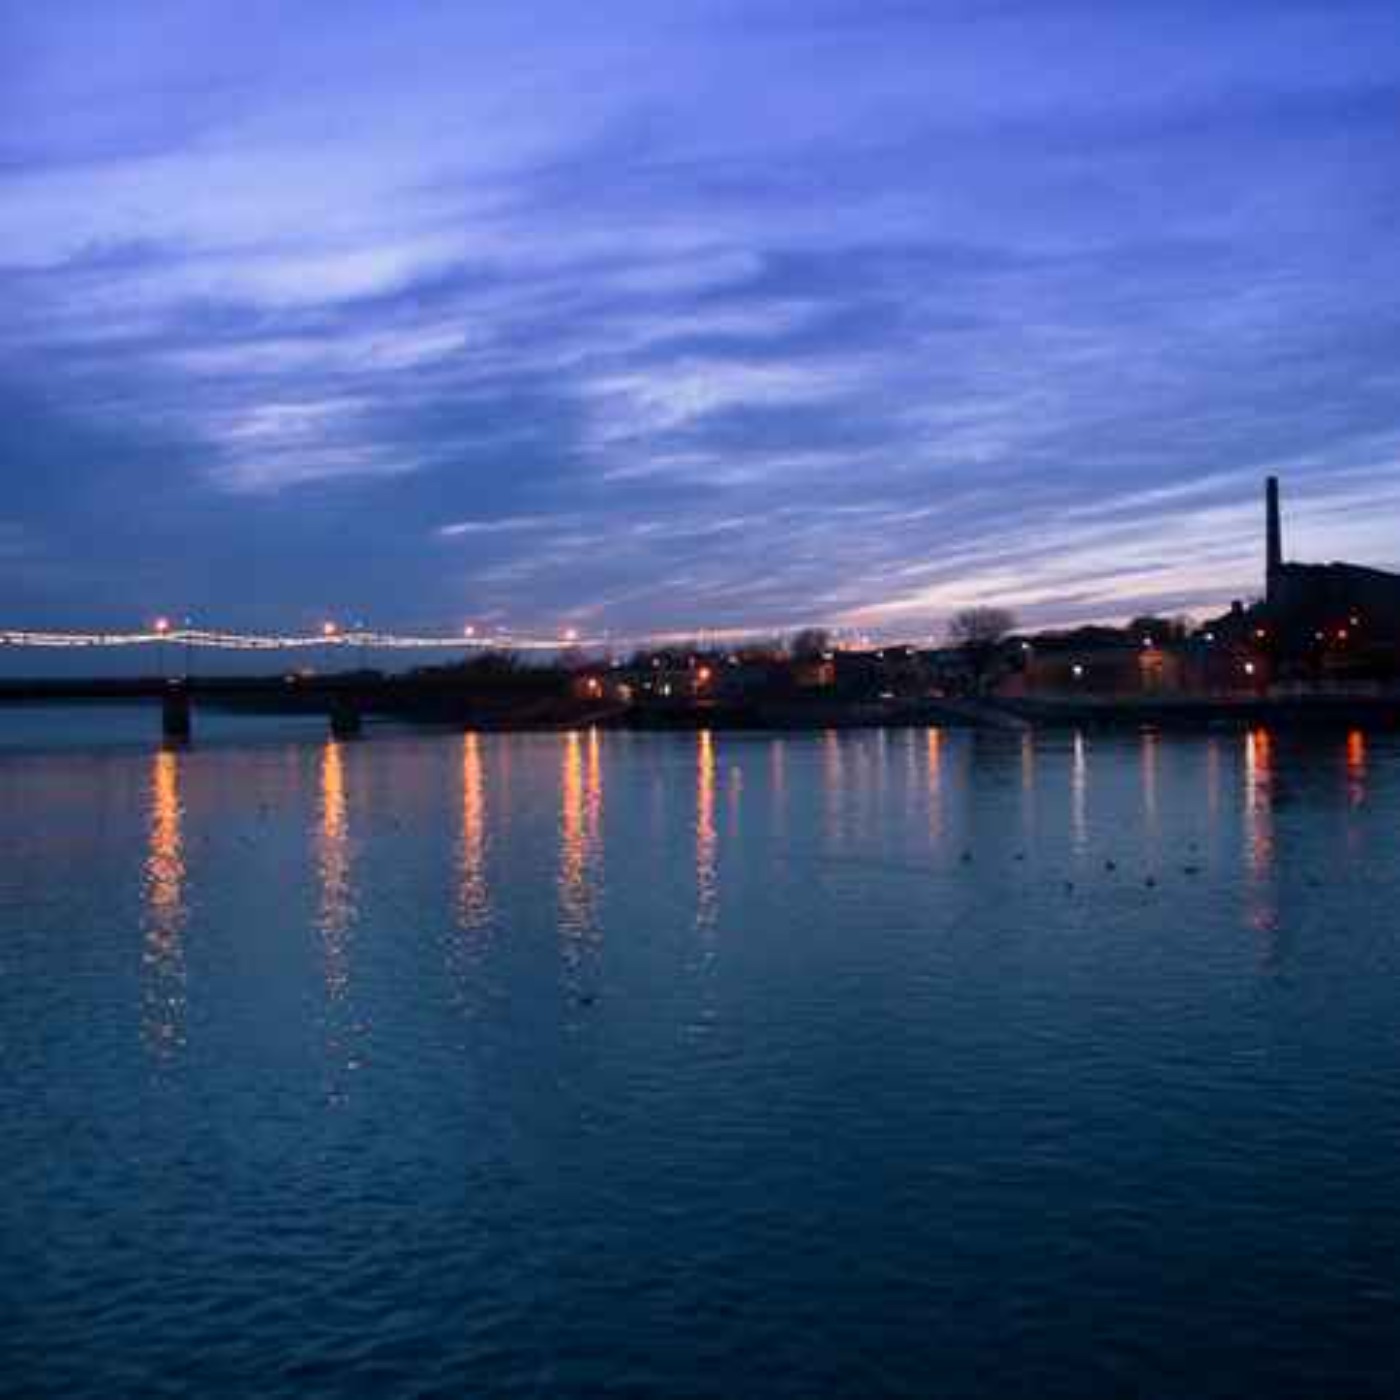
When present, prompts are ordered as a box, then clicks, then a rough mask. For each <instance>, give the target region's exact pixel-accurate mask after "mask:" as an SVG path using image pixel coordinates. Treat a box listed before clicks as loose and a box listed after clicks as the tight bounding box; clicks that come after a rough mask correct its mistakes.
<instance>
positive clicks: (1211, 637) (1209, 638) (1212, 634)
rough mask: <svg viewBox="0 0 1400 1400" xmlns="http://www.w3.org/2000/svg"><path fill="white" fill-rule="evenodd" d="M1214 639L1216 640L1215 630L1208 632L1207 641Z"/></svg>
mask: <svg viewBox="0 0 1400 1400" xmlns="http://www.w3.org/2000/svg"><path fill="white" fill-rule="evenodd" d="M1214 640H1215V633H1214V632H1207V633H1206V641H1208V642H1213V641H1214Z"/></svg>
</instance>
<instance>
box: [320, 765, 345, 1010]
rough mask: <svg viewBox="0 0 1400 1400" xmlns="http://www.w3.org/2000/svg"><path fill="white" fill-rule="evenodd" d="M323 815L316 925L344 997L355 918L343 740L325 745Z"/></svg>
mask: <svg viewBox="0 0 1400 1400" xmlns="http://www.w3.org/2000/svg"><path fill="white" fill-rule="evenodd" d="M320 816H321V820H320V826H319V828H318V832H317V843H316V860H317V872H318V874H319V877H320V886H321V900H320V907H319V910H318V913H317V919H316V927H317V929H318V930H319V931H320V934H321V947H322V954H323V956H324V958H325V967H326V987H327V989H328V991H329V992H330V995H331V998H332V1000H335V1001H338V1000H340V999H341V998H342V997H343V996H344V995H345V992H346V989H347V987H348V985H349V981H350V967H349V955H350V954H349V933H350V926H351V924H352V923H353V922H354V918H355V890H354V887H353V885H352V884H351V871H350V817H349V811H348V807H347V804H346V795H345V755H344V751H343V749H342V746H341V745H340V743H339V742H338V741H337V740H334V739H332V740H330V741H329V742H328V743H327V744H326V745H325V747H324V748H323V749H322V750H321V813H320Z"/></svg>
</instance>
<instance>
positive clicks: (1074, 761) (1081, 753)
mask: <svg viewBox="0 0 1400 1400" xmlns="http://www.w3.org/2000/svg"><path fill="white" fill-rule="evenodd" d="M1088 808H1089V753H1088V749H1087V747H1086V746H1085V743H1084V735H1083V734H1081V733H1080V732H1079V731H1078V730H1076V731H1075V734H1074V744H1073V747H1072V748H1071V750H1070V768H1069V822H1070V835H1071V836H1072V838H1073V841H1074V852H1075V854H1076V855H1083V854H1084V853H1085V851H1086V850H1087V849H1088V845H1089V819H1088Z"/></svg>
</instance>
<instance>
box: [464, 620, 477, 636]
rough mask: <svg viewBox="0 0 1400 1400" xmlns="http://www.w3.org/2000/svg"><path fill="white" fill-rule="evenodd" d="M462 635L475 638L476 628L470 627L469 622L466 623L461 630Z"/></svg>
mask: <svg viewBox="0 0 1400 1400" xmlns="http://www.w3.org/2000/svg"><path fill="white" fill-rule="evenodd" d="M462 635H463V636H464V637H475V636H476V628H475V627H473V626H472V625H471V623H470V622H469V623H467V625H466V626H465V627H464V628H462Z"/></svg>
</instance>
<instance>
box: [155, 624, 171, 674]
mask: <svg viewBox="0 0 1400 1400" xmlns="http://www.w3.org/2000/svg"><path fill="white" fill-rule="evenodd" d="M152 631H154V632H155V634H156V636H157V638H159V640H158V641H157V643H156V664H157V665H158V666H159V667H160V675H161V679H162V680H164V679H165V678H166V666H165V639H166V637H167V636H168V635H169V633H170V619H169V618H168V617H158V618H156V620H155V624H154V626H153V628H152Z"/></svg>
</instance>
